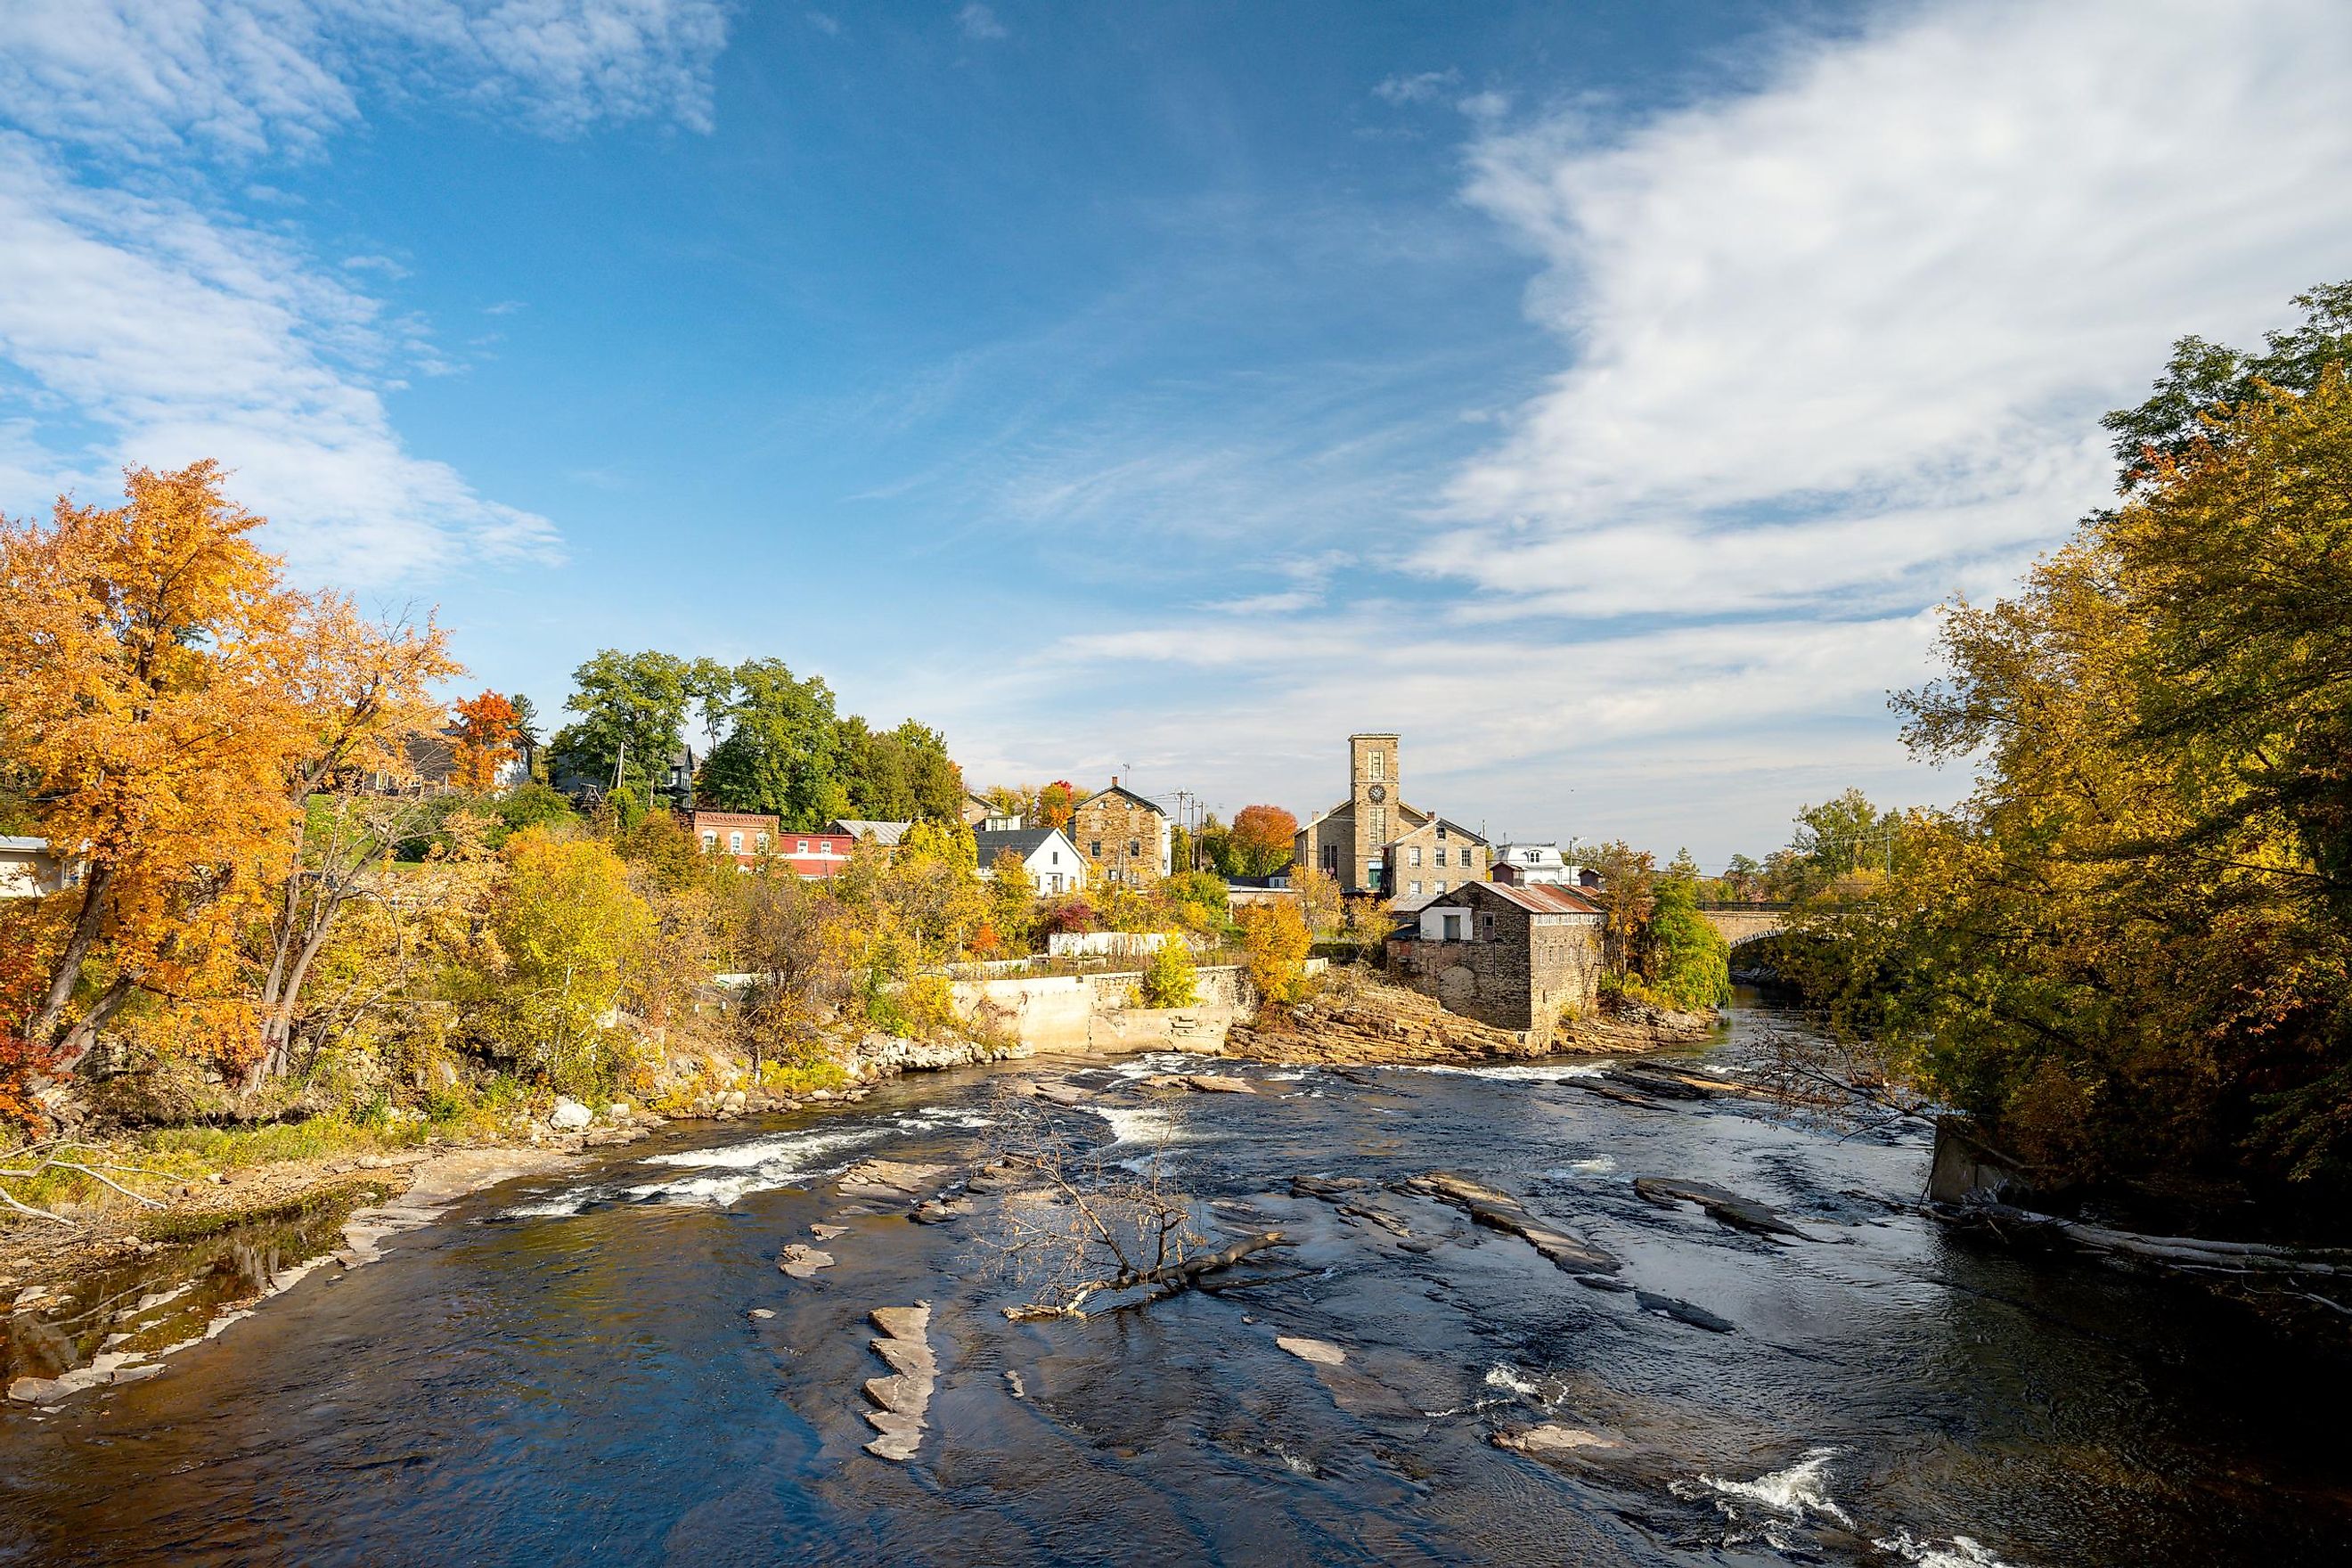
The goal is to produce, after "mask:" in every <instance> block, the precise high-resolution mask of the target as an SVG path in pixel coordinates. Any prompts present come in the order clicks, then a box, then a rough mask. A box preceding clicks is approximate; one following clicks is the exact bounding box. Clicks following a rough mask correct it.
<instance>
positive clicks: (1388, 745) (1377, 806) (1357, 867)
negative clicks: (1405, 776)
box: [1341, 735, 1403, 889]
mask: <svg viewBox="0 0 2352 1568" xmlns="http://www.w3.org/2000/svg"><path fill="white" fill-rule="evenodd" d="M1402 799H1403V795H1402V781H1400V780H1399V779H1398V777H1397V738H1396V737H1395V736H1394V735H1350V736H1349V737H1348V804H1349V806H1351V807H1352V808H1353V815H1354V816H1355V819H1356V820H1355V829H1356V831H1355V836H1354V837H1355V843H1354V846H1353V848H1354V855H1353V864H1352V865H1351V866H1350V867H1349V875H1348V876H1347V877H1345V878H1343V879H1341V880H1342V884H1343V885H1344V886H1346V887H1347V888H1349V889H1363V888H1370V886H1371V885H1372V868H1373V867H1374V865H1375V864H1376V863H1377V862H1378V861H1379V859H1380V857H1381V850H1382V849H1384V848H1386V847H1388V843H1389V840H1390V839H1391V837H1395V834H1396V831H1397V827H1398V826H1399V825H1400V824H1402V821H1403V817H1402V813H1401V811H1400V805H1401V803H1402Z"/></svg>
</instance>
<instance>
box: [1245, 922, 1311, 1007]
mask: <svg viewBox="0 0 2352 1568" xmlns="http://www.w3.org/2000/svg"><path fill="white" fill-rule="evenodd" d="M1241 925H1242V950H1243V952H1244V958H1243V961H1242V963H1243V968H1244V971H1245V972H1246V973H1248V975H1249V979H1250V984H1252V985H1254V986H1255V987H1256V988H1257V994H1259V995H1260V996H1261V997H1263V998H1265V1000H1266V1001H1268V1002H1274V1003H1290V1002H1298V1001H1303V1000H1305V998H1306V995H1307V972H1306V963H1307V952H1308V950H1309V949H1311V948H1312V947H1313V946H1314V945H1315V938H1314V934H1313V933H1312V932H1310V931H1308V930H1307V921H1305V920H1304V919H1302V918H1301V917H1300V915H1299V912H1298V904H1297V900H1293V899H1285V900H1281V901H1280V902H1278V903H1271V904H1255V905H1252V906H1250V907H1248V908H1246V909H1244V910H1242V916H1241Z"/></svg>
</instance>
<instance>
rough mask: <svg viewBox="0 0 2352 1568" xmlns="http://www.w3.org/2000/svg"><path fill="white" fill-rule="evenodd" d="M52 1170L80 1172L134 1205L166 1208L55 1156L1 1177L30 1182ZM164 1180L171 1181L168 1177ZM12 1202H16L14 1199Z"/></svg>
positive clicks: (1, 1172)
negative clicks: (24, 1169) (111, 1189)
mask: <svg viewBox="0 0 2352 1568" xmlns="http://www.w3.org/2000/svg"><path fill="white" fill-rule="evenodd" d="M117 1168H118V1169H123V1170H136V1169H137V1167H135V1166H120V1167H117ZM52 1170H54V1171H79V1172H80V1173H82V1174H83V1175H85V1176H88V1177H89V1178H90V1180H92V1181H94V1182H103V1183H105V1184H107V1185H108V1186H110V1187H112V1188H113V1189H114V1190H115V1191H116V1192H118V1193H121V1194H122V1195H123V1196H124V1197H126V1198H129V1199H130V1200H131V1202H133V1203H141V1204H145V1205H147V1206H148V1207H149V1208H151V1209H160V1208H163V1206H165V1205H163V1204H160V1203H158V1202H156V1201H155V1200H154V1199H153V1198H151V1197H149V1196H148V1195H147V1194H144V1193H134V1192H132V1191H131V1189H130V1188H129V1187H126V1186H124V1185H123V1184H121V1182H118V1181H116V1180H115V1179H114V1178H113V1177H111V1176H110V1175H107V1174H105V1173H103V1172H100V1171H96V1170H93V1169H91V1168H90V1167H89V1166H88V1165H85V1164H82V1163H79V1161H74V1160H60V1159H58V1157H57V1156H56V1155H54V1154H52V1155H50V1156H49V1157H48V1158H47V1159H46V1160H44V1161H42V1162H41V1163H39V1164H37V1165H35V1166H34V1167H32V1168H31V1169H30V1170H26V1171H17V1170H0V1176H13V1177H15V1178H16V1180H18V1181H30V1180H31V1179H32V1178H33V1177H35V1176H37V1175H39V1174H40V1173H42V1172H43V1171H52ZM139 1174H141V1175H142V1176H154V1175H160V1174H161V1173H160V1172H156V1171H140V1172H139ZM164 1179H166V1180H169V1178H168V1177H166V1178H164ZM10 1201H11V1202H14V1200H13V1199H12V1200H10Z"/></svg>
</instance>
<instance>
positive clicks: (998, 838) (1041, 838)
mask: <svg viewBox="0 0 2352 1568" xmlns="http://www.w3.org/2000/svg"><path fill="white" fill-rule="evenodd" d="M1055 838H1062V830H1061V829H1060V828H1058V827H1000V828H997V829H996V830H995V831H993V832H991V831H990V830H988V829H986V828H982V830H981V831H979V832H978V833H975V834H973V835H972V836H971V844H972V847H973V848H974V849H976V850H978V851H979V852H980V863H981V865H982V866H983V867H985V866H988V865H990V864H991V863H992V862H993V861H994V860H995V859H996V858H997V857H998V856H999V855H1002V854H1003V853H1004V852H1005V851H1006V850H1007V849H1010V850H1012V851H1013V853H1014V854H1015V855H1018V856H1019V857H1021V858H1022V859H1024V860H1026V859H1028V858H1029V857H1030V856H1032V855H1034V854H1035V853H1037V851H1038V850H1040V849H1042V848H1044V847H1045V844H1046V843H1047V841H1048V840H1051V839H1055ZM1062 842H1063V843H1065V844H1069V843H1070V841H1069V840H1068V839H1066V838H1062ZM1077 852H1078V847H1077V846H1076V845H1075V844H1071V845H1070V853H1071V854H1073V855H1076V853H1077Z"/></svg>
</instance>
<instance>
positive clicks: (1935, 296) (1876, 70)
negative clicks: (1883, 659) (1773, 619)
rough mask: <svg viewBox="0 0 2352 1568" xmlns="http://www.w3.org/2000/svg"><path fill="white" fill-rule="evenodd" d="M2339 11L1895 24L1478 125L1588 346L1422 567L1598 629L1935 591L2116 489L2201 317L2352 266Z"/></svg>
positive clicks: (2307, 8) (2201, 325)
mask: <svg viewBox="0 0 2352 1568" xmlns="http://www.w3.org/2000/svg"><path fill="white" fill-rule="evenodd" d="M2348 74H2352V16H2347V13H2346V12H2345V11H2344V10H2343V8H2342V7H2341V6H2340V5H2334V4H2331V3H2328V0H2265V3H2263V4H2261V5H2239V6H2231V7H2213V6H2209V5H2201V4H2184V3H2178V0H2175V3H2169V4H2163V5H2152V4H2148V3H2147V0H2116V3H2108V4H2101V5H2073V6H2046V5H2016V4H2011V5H1975V6H1956V7H1948V8H1946V9H1943V10H1941V11H1938V12H1936V13H1932V14H1928V15H1925V16H1922V15H1920V14H1918V13H1916V12H1914V11H1911V10H1909V9H1907V8H1906V10H1904V11H1902V12H1900V13H1896V14H1895V19H1894V20H1891V21H1889V22H1887V23H1885V25H1883V26H1879V27H1877V28H1876V29H1874V31H1872V32H1870V33H1869V34H1868V35H1867V36H1865V37H1863V38H1861V39H1860V40H1859V41H1851V40H1840V41H1835V42H1818V41H1816V42H1810V43H1801V44H1794V45H1791V46H1790V47H1788V49H1787V52H1786V56H1785V58H1783V59H1782V60H1781V62H1780V65H1779V66H1778V67H1777V68H1775V69H1774V70H1773V71H1772V72H1770V73H1769V78H1768V79H1767V81H1766V83H1765V85H1764V86H1763V87H1762V88H1760V89H1758V90H1755V91H1753V92H1749V93H1746V94H1743V95H1741V96H1738V97H1736V98H1732V99H1728V100H1714V101H1709V102H1706V103H1702V104H1700V105H1698V106H1696V107H1694V108H1689V109H1685V110H1680V111H1678V112H1675V113H1672V114H1669V115H1666V116H1664V118H1661V119H1657V120H1654V121H1650V122H1648V123H1645V124H1642V125H1638V126H1636V127H1635V128H1633V130H1632V131H1630V132H1623V133H1620V134H1614V135H1604V134H1602V133H1600V132H1596V131H1595V130H1594V129H1593V128H1592V127H1591V126H1590V125H1589V124H1588V123H1587V122H1586V121H1584V120H1583V119H1582V118H1581V117H1580V116H1577V115H1569V116H1566V117H1563V118H1560V119H1556V120H1551V121H1545V122H1542V123H1539V124H1537V125H1534V126H1532V127H1529V128H1526V129H1521V130H1516V131H1509V132H1504V131H1500V130H1496V131H1493V132H1489V133H1487V134H1486V135H1485V136H1484V137H1483V138H1482V139H1481V140H1480V141H1479V142H1477V143H1476V145H1475V149H1474V153H1473V169H1474V174H1473V179H1472V182H1471V186H1470V194H1471V196H1472V198H1473V199H1474V200H1475V201H1476V202H1477V203H1479V204H1480V205H1484V206H1485V207H1486V208H1487V209H1488V210H1489V211H1491V212H1493V213H1494V214H1495V215H1496V216H1498V217H1499V218H1501V219H1502V220H1503V221H1504V222H1506V223H1507V225H1509V226H1510V227H1511V228H1512V229H1513V230H1515V231H1516V232H1517V234H1518V235H1520V236H1521V237H1524V238H1525V239H1526V240H1527V241H1528V243H1530V244H1531V245H1532V246H1533V247H1535V248H1536V249H1537V250H1538V253H1539V255H1540V256H1541V257H1542V258H1543V259H1544V261H1545V263H1546V266H1547V272H1546V274H1545V276H1544V277H1543V279H1541V280H1540V281H1539V282H1538V285H1537V287H1536V289H1534V290H1533V291H1532V292H1531V296H1530V306H1531V310H1532V311H1533V313H1534V315H1535V316H1536V318H1537V320H1538V321H1540V322H1541V323H1543V324H1544V325H1546V326H1547V327H1549V328H1550V329H1552V330H1554V331H1558V332H1559V333H1560V334H1561V335H1562V336H1563V337H1564V338H1566V339H1567V340H1569V341H1570V343H1571V344H1572V345H1573V350H1574V359H1573V363H1572V364H1571V365H1570V368H1569V369H1568V370H1567V371H1566V372H1565V373H1563V374H1561V375H1559V377H1558V378H1557V379H1556V380H1555V382H1554V383H1553V384H1552V385H1551V386H1550V388H1549V390H1548V391H1547V392H1545V393H1544V394H1543V395H1541V396H1539V397H1538V398H1537V399H1536V400H1535V401H1534V402H1532V403H1531V404H1530V405H1528V406H1527V407H1525V408H1524V409H1522V410H1521V411H1520V413H1519V415H1518V416H1517V420H1516V421H1515V429H1514V431H1513V433H1512V435H1511V436H1510V437H1508V438H1507V440H1505V441H1504V442H1503V443H1502V444H1501V445H1500V446H1498V447H1496V448H1495V449H1494V450H1493V451H1491V452H1490V453H1489V454H1488V455H1487V456H1486V458H1484V459H1483V460H1481V461H1479V462H1477V463H1475V464H1474V465H1472V466H1471V467H1470V468H1468V469H1467V470H1466V471H1465V472H1464V473H1463V474H1462V475H1460V476H1459V478H1458V479H1457V481H1456V482H1455V484H1454V487H1453V489H1452V491H1451V495H1450V498H1449V500H1450V507H1449V514H1450V515H1451V516H1452V517H1453V518H1454V519H1456V520H1458V521H1462V522H1464V523H1465V524H1467V525H1468V526H1467V527H1466V528H1465V529H1464V530H1462V531H1457V532H1454V533H1452V534H1450V535H1448V536H1446V537H1444V539H1442V540H1441V541H1439V542H1435V543H1433V544H1432V545H1431V546H1430V547H1429V548H1428V549H1427V550H1425V551H1424V552H1423V554H1422V556H1421V564H1422V565H1423V567H1425V568H1426V569H1428V570H1431V571H1435V572H1444V573H1450V574H1462V575H1465V576H1467V577H1469V578H1471V579H1472V580H1474V581H1475V582H1476V583H1478V584H1480V585H1482V586H1484V587H1486V588H1489V589H1492V590H1494V591H1496V592H1497V593H1499V594H1502V595H1526V596H1527V597H1528V599H1529V600H1530V601H1531V602H1533V603H1535V604H1538V605H1543V606H1546V607H1550V608H1557V609H1563V610H1567V611H1570V612H1571V613H1576V614H1582V615H1598V614H1610V613H1659V612H1675V611H1678V610H1688V611H1695V612H1700V613H1732V612H1739V611H1744V610H1748V609H1753V608H1755V607H1758V606H1761V605H1800V604H1806V603H1812V604H1822V605H1834V604H1844V603H1848V602H1850V600H1851V598H1852V596H1853V595H1857V594H1859V595H1862V596H1863V597H1864V599H1865V600H1869V601H1872V602H1895V603H1899V602H1900V601H1902V600H1903V599H1904V598H1905V597H1906V596H1909V597H1911V598H1913V599H1914V600H1915V601H1916V600H1917V599H1919V598H1932V597H1934V596H1936V595H1937V594H1939V593H1941V592H1942V591H1944V589H1945V587H1946V586H1948V583H1949V581H1950V580H1951V579H1952V578H1953V577H1954V576H1956V575H1957V574H1961V573H1964V572H1966V571H1967V570H1969V567H1970V565H1971V564H1972V563H1976V562H1979V561H1981V560H1983V559H1985V558H1987V557H1988V556H1996V555H1997V556H1999V557H2000V558H2001V559H2003V560H2005V561H2010V562H2014V561H2015V560H2016V559H2018V558H2019V557H2020V556H2021V554H2025V553H2030V547H2031V546H2032V545H2033V544H2034V543H2037V542H2046V541H2047V540H2049V539H2051V538H2053V537H2054V536H2055V535H2056V534H2058V533H2060V532H2063V531H2064V529H2065V528H2066V527H2067V526H2068V525H2069V524H2070V523H2071V521H2073V519H2074V517H2075V516H2076V515H2078V514H2079V513H2080V512H2081V511H2082V510H2084V509H2086V508H2087V507H2089V506H2091V505H2094V504H2096V503H2097V501H2098V500H2100V498H2101V497H2102V496H2103V495H2104V494H2105V492H2106V489H2107V488H2108V482H2109V476H2110V472H2111V470H2110V468H2109V467H2108V465H2106V464H2105V461H2104V459H2103V458H2102V456H2101V454H2100V452H2099V449H2098V442H2097V439H2096V438H2097V435H2098V433H2097V431H2096V429H2095V418H2096V416H2097V415H2098V413H2099V412H2100V411H2102V410H2103V409H2105V408H2106V407H2109V406H2112V405H2116V404H2118V403H2121V402H2124V401H2127V400H2130V399H2132V398H2133V397H2134V396H2135V395H2137V389H2138V388H2139V387H2141V386H2143V385H2144V384H2145V383H2146V381H2147V378H2148V377H2149V376H2150V375H2151V374H2152V373H2153V372H2154V370H2155V369H2156V368H2157V367H2158V365H2159V364H2160V363H2161V361H2162V358H2163V355H2164V351H2165V347H2166V345H2167V344H2168V342H2169V341H2170V340H2171V339H2172V338H2173V337H2174V336H2176V335H2178V334H2179V333H2180V332H2183V331H2205V332H2208V333H2210V334H2212V335H2216V336H2220V337H2222V338H2225V339H2236V340H2243V339H2246V338H2248V337H2251V336H2252V334H2253V333H2254V332H2255V331H2256V330H2257V329H2259V328H2260V327H2262V326H2264V325H2268V324H2272V323H2273V322H2275V321H2277V320H2278V319H2279V318H2280V316H2281V314H2282V312H2283V310H2284V300H2285V297H2286V296H2287V295H2288V294H2290V293H2293V292H2294V291H2295V290H2296V289H2299V288H2301V287H2303V286H2305V285H2307V284H2310V283H2314V282H2317V281H2322V280H2325V279H2333V278H2336V277H2337V276H2339V275H2341V274H2342V273H2344V272H2345V271H2346V270H2347V268H2348V267H2352V263H2347V257H2352V206H2347V205H2346V204H2345V203H2343V202H2340V201H2335V200H2331V199H2328V198H2327V197H2326V196H2323V195H2320V194H2319V193H2324V192H2334V191H2340V190H2344V189H2347V188H2352V116H2347V115H2345V114H2344V113H2343V112H2342V111H2341V108H2340V102H2341V84H2342V82H2343V81H2344V80H2345V79H2347V75H2348Z"/></svg>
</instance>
